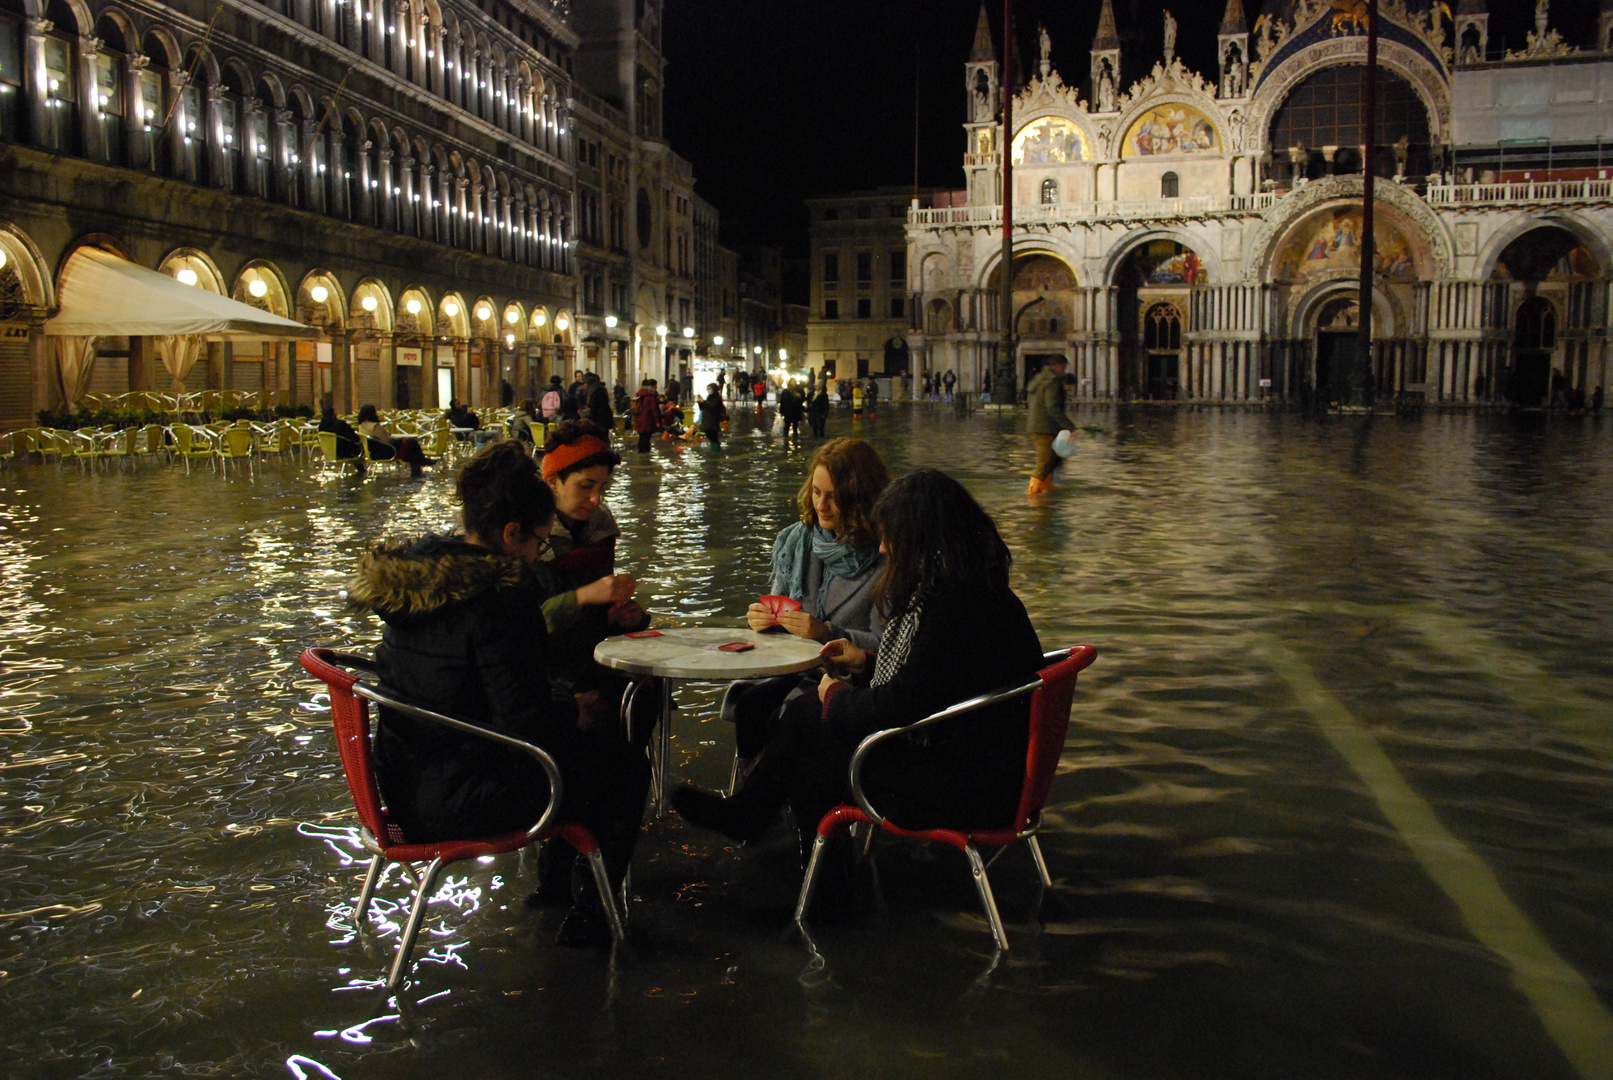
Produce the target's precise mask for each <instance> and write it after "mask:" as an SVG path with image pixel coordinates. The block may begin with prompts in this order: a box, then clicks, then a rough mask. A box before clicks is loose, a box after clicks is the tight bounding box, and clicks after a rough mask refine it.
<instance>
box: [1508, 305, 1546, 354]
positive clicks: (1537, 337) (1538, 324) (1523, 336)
mask: <svg viewBox="0 0 1613 1080" xmlns="http://www.w3.org/2000/svg"><path fill="white" fill-rule="evenodd" d="M1512 343H1513V344H1514V345H1515V346H1516V347H1517V348H1520V349H1551V348H1555V347H1556V345H1557V312H1556V311H1555V310H1553V308H1552V306H1551V301H1550V300H1547V299H1546V298H1545V297H1543V296H1531V297H1530V298H1529V299H1527V300H1525V301H1524V302H1523V304H1522V305H1521V306H1520V307H1519V308H1518V326H1517V329H1516V330H1515V331H1513V335H1512Z"/></svg>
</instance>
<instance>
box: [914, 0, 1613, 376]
mask: <svg viewBox="0 0 1613 1080" xmlns="http://www.w3.org/2000/svg"><path fill="white" fill-rule="evenodd" d="M1346 7H1348V5H1343V6H1341V5H1338V4H1329V3H1326V2H1323V0H1278V2H1276V3H1274V4H1267V8H1268V11H1267V13H1266V14H1263V15H1261V16H1260V18H1258V19H1257V20H1256V21H1255V23H1254V26H1253V30H1252V32H1251V28H1250V27H1249V25H1248V24H1247V23H1246V21H1245V15H1244V11H1243V7H1242V4H1241V3H1240V2H1239V0H1228V2H1227V5H1226V11H1225V15H1224V18H1223V21H1222V25H1221V27H1220V34H1219V38H1218V46H1219V57H1220V64H1219V71H1218V72H1217V73H1216V78H1215V79H1214V80H1213V81H1211V80H1207V79H1205V78H1203V77H1202V76H1201V75H1199V74H1198V73H1195V72H1193V71H1190V70H1188V69H1187V68H1186V67H1184V66H1183V64H1182V61H1181V60H1180V58H1178V57H1176V56H1175V55H1174V39H1175V32H1174V31H1175V27H1174V24H1173V23H1172V22H1171V21H1170V16H1169V14H1168V13H1162V15H1161V17H1162V19H1163V20H1164V22H1165V33H1164V41H1165V52H1164V55H1163V56H1161V57H1159V58H1158V60H1157V61H1156V62H1154V63H1153V65H1152V70H1151V71H1148V72H1147V73H1146V74H1144V75H1143V76H1142V77H1141V78H1140V79H1137V80H1136V81H1135V82H1132V83H1131V84H1130V85H1129V86H1127V85H1124V84H1123V80H1122V78H1121V72H1122V67H1121V61H1122V57H1121V44H1120V37H1119V35H1118V33H1117V28H1116V25H1115V20H1114V13H1113V10H1112V6H1111V3H1110V0H1105V2H1104V5H1103V8H1102V12H1101V14H1100V20H1099V28H1098V33H1097V35H1096V38H1095V39H1094V41H1093V43H1092V48H1091V51H1090V66H1089V70H1088V71H1087V72H1086V73H1085V78H1084V79H1083V80H1082V81H1083V82H1084V83H1085V92H1084V93H1083V91H1082V89H1081V88H1080V87H1077V86H1072V85H1067V84H1066V83H1065V82H1064V81H1063V79H1062V78H1061V77H1060V75H1059V74H1058V72H1057V71H1055V70H1054V69H1053V66H1052V62H1051V55H1050V53H1051V42H1050V41H1049V40H1048V38H1047V36H1046V34H1045V33H1043V34H1042V35H1041V55H1040V57H1039V62H1038V63H1037V65H1036V69H1035V71H1034V72H1032V73H1031V76H1030V78H1029V81H1028V83H1027V84H1026V85H1024V86H1022V87H1020V88H1019V89H1018V91H1017V93H1016V94H1015V97H1014V101H1013V113H1012V115H1013V121H1014V135H1013V139H1012V142H1011V146H1010V153H1011V154H1012V155H1013V157H1012V162H1013V177H1014V204H1015V205H1014V226H1015V228H1014V265H1013V274H1014V277H1013V285H1012V291H1013V297H1014V308H1013V310H1014V312H1015V319H1016V323H1015V327H1014V329H1015V335H1016V338H1017V349H1016V354H1015V356H1014V358H1013V368H1014V372H1015V376H1016V379H1017V380H1018V385H1019V386H1023V385H1024V382H1025V379H1026V378H1027V377H1028V375H1029V373H1030V372H1031V371H1033V370H1034V369H1035V368H1036V367H1038V366H1040V365H1041V364H1042V363H1045V362H1046V361H1047V359H1048V358H1049V357H1052V356H1063V357H1065V358H1067V359H1068V360H1069V361H1070V371H1071V372H1072V373H1073V374H1074V375H1076V377H1077V378H1078V379H1079V381H1080V394H1081V395H1082V396H1083V397H1085V398H1089V399H1108V400H1114V399H1126V400H1131V399H1145V400H1146V399H1153V400H1214V401H1246V400H1258V399H1264V398H1272V397H1276V398H1285V399H1309V398H1311V397H1313V396H1320V397H1322V398H1323V399H1324V400H1329V401H1341V402H1358V403H1359V402H1365V401H1368V400H1372V399H1381V398H1383V397H1386V396H1392V395H1395V394H1399V393H1405V392H1411V393H1420V394H1422V395H1423V396H1424V397H1425V398H1426V399H1427V400H1438V401H1446V402H1499V401H1511V402H1515V403H1520V404H1535V403H1539V402H1541V401H1544V400H1547V399H1548V398H1550V397H1553V396H1556V395H1558V394H1565V393H1567V392H1569V391H1571V390H1573V389H1583V390H1584V391H1586V392H1587V393H1589V392H1590V391H1591V390H1592V388H1593V387H1595V386H1599V385H1605V384H1606V381H1607V377H1608V374H1609V372H1608V370H1607V365H1608V356H1607V330H1608V320H1609V289H1608V282H1609V268H1610V266H1613V181H1610V180H1609V178H1608V177H1609V170H1610V169H1613V153H1608V154H1607V159H1606V160H1604V157H1603V154H1604V151H1603V147H1604V146H1607V145H1608V144H1610V143H1613V5H1610V4H1607V3H1606V2H1604V5H1603V8H1604V10H1603V13H1602V14H1601V16H1600V21H1599V24H1598V37H1597V39H1596V40H1595V41H1586V42H1576V43H1567V42H1564V41H1563V40H1562V39H1561V38H1560V36H1559V35H1558V32H1557V31H1556V30H1555V29H1553V28H1552V27H1551V25H1550V10H1549V8H1550V5H1549V2H1548V0H1541V2H1540V3H1539V4H1537V7H1536V27H1535V31H1534V32H1533V33H1531V34H1530V36H1529V43H1528V45H1527V47H1526V48H1525V49H1523V50H1519V51H1516V52H1513V53H1502V52H1500V51H1498V50H1494V49H1492V48H1491V44H1490V42H1489V40H1488V31H1487V21H1488V15H1487V13H1486V12H1485V8H1484V0H1462V2H1461V4H1460V5H1458V8H1459V10H1458V11H1457V12H1456V13H1455V14H1454V16H1452V14H1451V13H1450V12H1449V10H1448V8H1447V7H1446V6H1445V5H1443V4H1434V5H1433V6H1432V7H1430V6H1429V5H1428V4H1426V3H1422V2H1419V0H1383V3H1382V4H1381V6H1380V18H1379V45H1378V62H1379V68H1380V76H1379V81H1378V122H1377V138H1376V140H1375V142H1376V144H1377V150H1376V154H1377V168H1376V169H1375V172H1376V173H1377V175H1378V180H1377V184H1376V200H1375V216H1376V220H1377V227H1376V229H1375V231H1374V239H1375V243H1376V254H1375V260H1374V261H1375V264H1376V268H1377V275H1376V284H1375V286H1374V289H1373V297H1372V305H1373V307H1372V310H1373V320H1374V321H1373V330H1374V341H1375V347H1374V350H1373V355H1372V357H1371V358H1370V360H1366V359H1360V358H1357V356H1356V352H1355V350H1354V348H1353V347H1352V342H1353V340H1354V326H1355V324H1356V320H1357V318H1358V315H1357V310H1358V294H1359V275H1360V257H1359V253H1358V242H1359V239H1360V230H1361V206H1360V204H1361V197H1362V188H1363V183H1362V177H1361V172H1362V158H1363V153H1364V147H1363V146H1362V145H1361V144H1362V129H1361V113H1362V105H1361V101H1362V93H1363V91H1364V89H1365V80H1364V73H1365V66H1364V60H1365V53H1366V37H1365V26H1364V24H1363V23H1361V22H1359V21H1357V20H1355V19H1354V18H1353V17H1352V16H1351V15H1350V13H1349V12H1348V11H1345V10H1344V8H1346ZM1350 10H1351V11H1353V10H1354V9H1353V8H1352V9H1350ZM966 91H967V117H966V122H965V124H964V128H965V133H966V148H965V153H964V158H963V166H964V174H965V180H966V186H965V188H964V189H963V190H962V191H959V192H955V193H944V192H943V193H938V194H937V195H936V197H935V198H936V205H935V207H933V208H930V209H915V210H914V211H912V212H911V213H910V214H909V215H908V220H907V239H908V252H909V254H908V267H909V271H910V274H909V281H908V287H909V289H910V290H911V293H912V294H913V303H914V311H915V312H916V318H915V320H914V329H913V330H911V331H910V332H909V334H908V342H909V345H910V346H911V348H912V350H913V353H914V357H915V365H916V368H917V370H920V371H923V370H934V371H943V370H946V369H947V368H952V369H955V370H956V371H957V372H958V374H959V376H960V378H961V383H962V385H963V386H964V387H966V388H970V389H974V388H978V387H979V386H980V382H981V379H982V377H983V376H984V375H985V373H986V372H987V371H988V370H992V369H993V368H994V367H995V365H996V361H997V352H998V350H999V349H1000V347H1001V345H1000V343H1001V337H1002V331H1001V325H1000V311H1001V303H1000V296H1001V285H1000V282H1001V278H1000V274H1001V273H1002V266H1001V262H1002V259H1001V236H1002V215H1001V208H1000V205H999V204H1000V202H1001V191H1002V174H1001V158H1000V147H999V145H998V144H999V142H1000V139H1001V134H1002V114H1001V108H1002V103H1001V94H1002V88H1001V85H1000V77H999V71H998V62H997V53H996V50H995V47H994V45H993V42H992V40H991V34H990V30H989V26H988V24H987V21H986V15H985V12H984V10H982V12H981V18H980V23H979V27H978V29H977V31H976V38H975V44H974V49H973V50H972V52H971V55H970V58H969V60H968V63H967V64H966ZM944 204H950V205H944Z"/></svg>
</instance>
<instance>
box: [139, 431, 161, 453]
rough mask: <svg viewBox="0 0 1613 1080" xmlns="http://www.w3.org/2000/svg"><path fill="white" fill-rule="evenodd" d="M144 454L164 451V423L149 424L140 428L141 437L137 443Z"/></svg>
mask: <svg viewBox="0 0 1613 1080" xmlns="http://www.w3.org/2000/svg"><path fill="white" fill-rule="evenodd" d="M136 446H137V447H138V449H139V452H140V453H142V454H160V453H161V452H162V425H161V424H147V425H146V426H145V427H143V428H141V429H140V439H139V442H138V443H136Z"/></svg>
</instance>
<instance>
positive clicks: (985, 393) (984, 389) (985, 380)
mask: <svg viewBox="0 0 1613 1080" xmlns="http://www.w3.org/2000/svg"><path fill="white" fill-rule="evenodd" d="M980 400H981V401H990V400H991V372H989V371H988V372H986V373H985V374H984V375H982V376H980Z"/></svg>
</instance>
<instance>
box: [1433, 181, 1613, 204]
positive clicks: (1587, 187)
mask: <svg viewBox="0 0 1613 1080" xmlns="http://www.w3.org/2000/svg"><path fill="white" fill-rule="evenodd" d="M1610 199H1613V180H1513V181H1508V182H1506V183H1500V184H1430V185H1429V186H1428V201H1429V202H1430V203H1432V204H1433V205H1435V206H1450V205H1453V204H1458V203H1460V204H1475V203H1477V204H1508V203H1510V204H1517V203H1559V202H1595V201H1601V202H1606V201H1608V200H1610Z"/></svg>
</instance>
